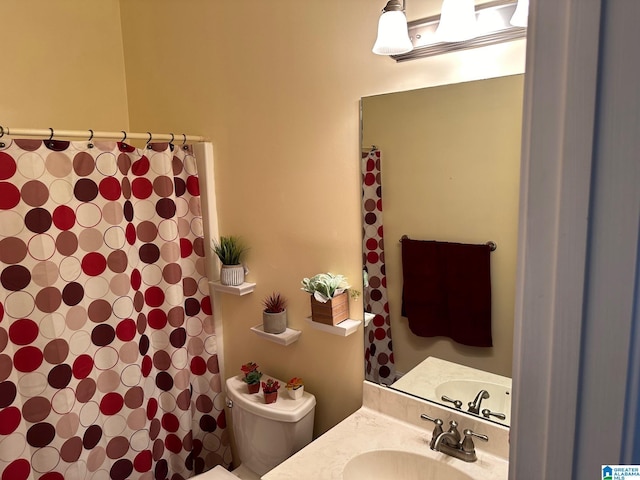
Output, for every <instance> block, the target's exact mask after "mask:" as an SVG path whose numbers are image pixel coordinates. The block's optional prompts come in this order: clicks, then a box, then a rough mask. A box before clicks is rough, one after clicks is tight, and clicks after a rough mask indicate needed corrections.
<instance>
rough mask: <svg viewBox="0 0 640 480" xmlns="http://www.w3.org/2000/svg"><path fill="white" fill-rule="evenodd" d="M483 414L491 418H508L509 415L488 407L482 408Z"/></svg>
mask: <svg viewBox="0 0 640 480" xmlns="http://www.w3.org/2000/svg"><path fill="white" fill-rule="evenodd" d="M482 416H483V417H485V418H489V417H491V416H493V417H496V418H497V419H499V420H506V419H507V416H506V415H505V414H504V413H498V412H492V411H491V410H489V409H488V408H485V409H483V410H482Z"/></svg>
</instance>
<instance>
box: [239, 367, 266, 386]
mask: <svg viewBox="0 0 640 480" xmlns="http://www.w3.org/2000/svg"><path fill="white" fill-rule="evenodd" d="M240 369H241V370H242V373H244V377H243V378H242V381H243V382H244V383H246V384H247V390H248V391H249V393H258V392H259V391H260V379H261V378H262V372H260V371H259V370H258V365H257V364H256V363H254V362H249V363H245V364H244V365H242V367H240Z"/></svg>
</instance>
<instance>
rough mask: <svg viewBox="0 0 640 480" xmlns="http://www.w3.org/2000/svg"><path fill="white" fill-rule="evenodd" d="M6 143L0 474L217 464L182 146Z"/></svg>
mask: <svg viewBox="0 0 640 480" xmlns="http://www.w3.org/2000/svg"><path fill="white" fill-rule="evenodd" d="M5 143H7V144H6V145H5V146H4V147H3V148H0V286H1V289H0V472H2V473H1V479H2V480H9V479H10V480H23V479H43V480H62V479H69V480H80V479H113V480H118V479H121V480H124V479H129V478H131V479H171V480H179V479H186V478H189V477H191V476H192V475H193V474H194V473H200V472H202V471H203V470H206V469H209V468H211V467H212V466H214V465H216V464H224V465H227V464H228V463H229V461H230V457H231V452H230V448H229V440H228V436H227V431H226V429H225V427H226V422H225V415H224V399H223V395H222V394H221V391H222V388H221V380H222V379H221V375H220V373H219V371H218V360H217V355H216V351H217V350H216V336H215V331H214V324H213V319H212V304H211V301H210V297H209V290H208V282H207V277H206V275H205V270H204V269H205V267H204V265H205V258H204V256H205V248H206V246H205V243H204V241H203V221H202V214H201V207H200V190H199V189H200V187H199V182H198V176H197V171H196V164H195V158H194V155H193V151H192V148H191V147H190V146H187V145H185V146H175V147H174V146H173V145H168V144H166V143H163V144H160V143H157V144H150V145H148V146H147V147H146V148H145V149H135V148H133V147H131V146H129V145H126V144H124V143H119V142H95V143H94V144H88V143H87V142H63V141H51V140H49V141H46V140H45V141H41V140H14V141H10V142H8V141H5Z"/></svg>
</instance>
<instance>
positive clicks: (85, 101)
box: [0, 0, 129, 130]
mask: <svg viewBox="0 0 640 480" xmlns="http://www.w3.org/2000/svg"><path fill="white" fill-rule="evenodd" d="M0 15H2V27H1V28H0V45H2V57H1V65H2V67H1V68H2V73H1V74H0V91H1V92H2V93H1V94H0V112H1V116H0V125H2V126H3V127H7V126H8V127H13V128H38V129H40V128H48V127H52V128H58V129H63V130H64V129H83V130H84V129H89V128H92V129H94V130H126V129H127V128H128V126H129V121H128V112H127V95H126V83H125V72H124V60H123V52H122V31H121V27H120V8H119V5H118V1H117V0H101V1H97V2H87V1H84V0H56V1H55V2H52V1H51V0H2V2H1V3H0Z"/></svg>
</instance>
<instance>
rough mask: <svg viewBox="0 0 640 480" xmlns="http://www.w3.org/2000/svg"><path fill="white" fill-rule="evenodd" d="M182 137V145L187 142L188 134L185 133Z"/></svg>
mask: <svg viewBox="0 0 640 480" xmlns="http://www.w3.org/2000/svg"><path fill="white" fill-rule="evenodd" d="M182 138H183V140H182V145H184V144H185V143H187V136H186V135H185V134H184V133H183V134H182Z"/></svg>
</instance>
